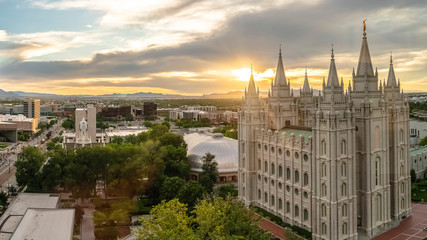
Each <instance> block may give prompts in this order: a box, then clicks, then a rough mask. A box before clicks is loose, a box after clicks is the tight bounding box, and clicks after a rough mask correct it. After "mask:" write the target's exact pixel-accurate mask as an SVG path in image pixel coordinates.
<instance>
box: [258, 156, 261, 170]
mask: <svg viewBox="0 0 427 240" xmlns="http://www.w3.org/2000/svg"><path fill="white" fill-rule="evenodd" d="M258 170H260V171H261V159H258Z"/></svg>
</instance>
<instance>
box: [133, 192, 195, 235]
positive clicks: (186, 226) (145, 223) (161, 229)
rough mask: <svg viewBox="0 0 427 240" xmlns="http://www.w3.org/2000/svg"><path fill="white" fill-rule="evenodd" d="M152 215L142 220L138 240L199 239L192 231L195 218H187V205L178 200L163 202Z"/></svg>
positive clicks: (154, 209)
mask: <svg viewBox="0 0 427 240" xmlns="http://www.w3.org/2000/svg"><path fill="white" fill-rule="evenodd" d="M150 214H151V216H143V217H141V218H140V222H141V229H140V230H139V231H138V237H137V239H138V240H152V239H158V240H175V239H176V240H181V239H188V240H191V239H197V238H196V236H195V235H194V232H193V229H192V225H193V222H194V218H193V217H189V216H187V207H186V205H185V204H182V203H180V202H179V201H178V199H173V200H171V201H169V202H166V201H162V202H161V203H160V204H159V205H157V206H155V207H154V208H153V209H152V210H151V212H150Z"/></svg>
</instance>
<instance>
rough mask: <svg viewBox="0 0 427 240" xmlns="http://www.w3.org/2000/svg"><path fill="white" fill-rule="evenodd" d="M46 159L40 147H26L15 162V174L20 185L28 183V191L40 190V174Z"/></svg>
mask: <svg viewBox="0 0 427 240" xmlns="http://www.w3.org/2000/svg"><path fill="white" fill-rule="evenodd" d="M44 161H45V156H44V155H43V154H42V153H41V152H40V149H38V148H35V147H31V146H30V147H24V148H23V149H22V151H21V152H20V153H19V155H18V161H16V163H15V167H16V173H15V176H16V181H17V182H18V185H19V186H24V185H27V190H28V191H38V190H40V183H39V174H40V168H41V166H42V165H43V162H44Z"/></svg>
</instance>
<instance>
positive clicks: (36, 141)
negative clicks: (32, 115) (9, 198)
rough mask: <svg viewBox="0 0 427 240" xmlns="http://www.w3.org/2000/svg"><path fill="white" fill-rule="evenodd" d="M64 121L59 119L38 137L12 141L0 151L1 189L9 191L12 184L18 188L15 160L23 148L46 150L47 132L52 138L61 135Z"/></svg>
mask: <svg viewBox="0 0 427 240" xmlns="http://www.w3.org/2000/svg"><path fill="white" fill-rule="evenodd" d="M61 125H62V121H61V120H59V121H58V122H57V123H56V124H54V125H53V126H52V127H50V128H49V129H47V130H45V131H44V132H43V134H41V135H40V136H38V137H34V138H30V139H29V140H28V141H19V142H17V143H12V144H10V145H9V147H7V148H6V149H4V150H2V151H1V152H0V156H1V162H0V186H1V190H3V191H7V190H8V189H9V187H10V186H14V187H15V188H17V183H16V179H15V172H16V168H15V162H16V161H17V160H18V154H19V153H20V152H21V150H22V148H24V147H27V146H35V147H38V148H40V149H41V150H42V152H45V151H46V143H47V142H48V141H46V139H47V138H46V134H47V133H48V132H51V136H50V139H52V138H54V137H57V136H59V132H60V131H61V130H63V128H62V127H61Z"/></svg>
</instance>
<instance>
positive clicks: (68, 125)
mask: <svg viewBox="0 0 427 240" xmlns="http://www.w3.org/2000/svg"><path fill="white" fill-rule="evenodd" d="M74 126H75V123H74V117H71V118H67V119H65V120H64V121H63V122H62V127H63V128H65V129H70V130H72V129H74Z"/></svg>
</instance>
